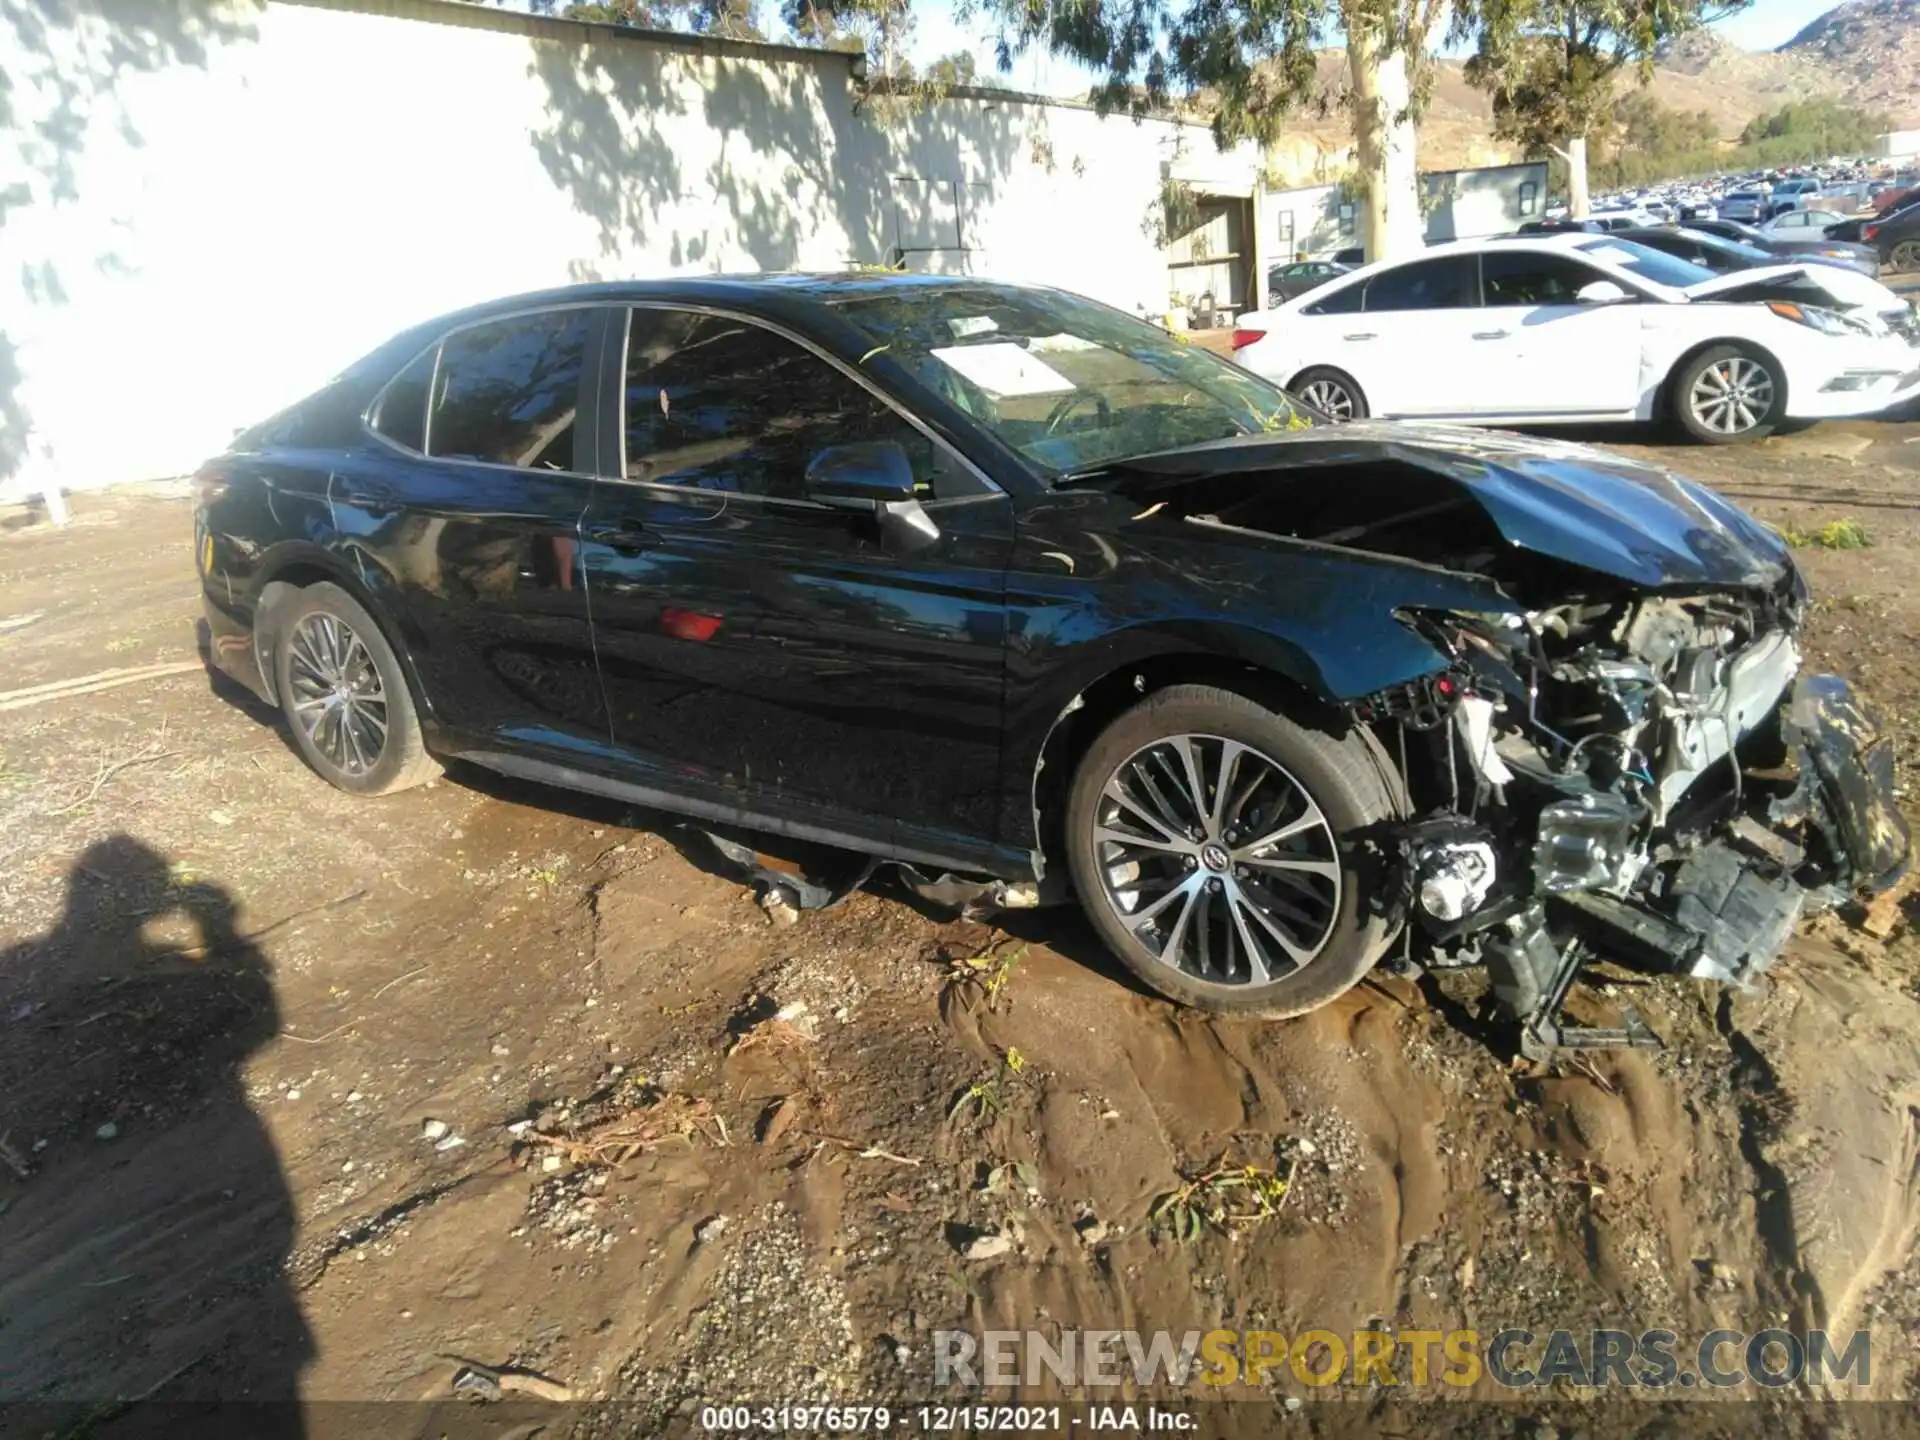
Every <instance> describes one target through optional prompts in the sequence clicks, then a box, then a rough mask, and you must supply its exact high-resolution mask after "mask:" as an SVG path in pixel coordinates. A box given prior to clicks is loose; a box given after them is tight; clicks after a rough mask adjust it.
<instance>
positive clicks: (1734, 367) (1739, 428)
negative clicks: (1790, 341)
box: [1672, 345, 1786, 445]
mask: <svg viewBox="0 0 1920 1440" xmlns="http://www.w3.org/2000/svg"><path fill="white" fill-rule="evenodd" d="M1785 391H1786V387H1785V385H1784V384H1782V382H1781V380H1780V377H1779V376H1778V375H1776V374H1775V373H1774V369H1773V366H1772V365H1771V364H1769V363H1768V362H1767V361H1765V360H1763V359H1761V358H1760V357H1759V356H1757V355H1755V354H1753V353H1752V352H1750V351H1747V350H1742V349H1739V348H1737V347H1735V346H1732V345H1716V346H1714V347H1713V348H1712V349H1709V350H1706V351H1703V352H1702V353H1701V354H1699V355H1697V356H1695V357H1694V358H1693V359H1692V360H1691V361H1689V362H1688V363H1687V364H1686V365H1683V366H1682V367H1681V368H1680V369H1679V370H1678V371H1676V372H1675V375H1674V384H1673V390H1672V401H1673V413H1674V416H1675V418H1676V419H1678V420H1679V422H1680V424H1681V427H1682V428H1683V429H1685V430H1686V432H1687V433H1688V434H1689V435H1691V436H1692V437H1693V438H1694V439H1695V440H1700V441H1703V442H1705V443H1706V444H1709V445H1731V444H1735V443H1738V442H1740V441H1743V440H1759V439H1761V438H1763V437H1764V436H1766V435H1768V434H1770V433H1772V431H1773V428H1774V426H1775V425H1776V424H1777V423H1778V422H1779V418H1780V408H1781V404H1782V402H1783V401H1784V399H1785Z"/></svg>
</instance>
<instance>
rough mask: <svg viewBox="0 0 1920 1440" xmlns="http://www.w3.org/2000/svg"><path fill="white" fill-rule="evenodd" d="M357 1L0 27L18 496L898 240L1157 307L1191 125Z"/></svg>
mask: <svg viewBox="0 0 1920 1440" xmlns="http://www.w3.org/2000/svg"><path fill="white" fill-rule="evenodd" d="M364 3H365V5H366V6H368V7H370V8H368V9H354V8H347V7H346V5H345V4H344V3H342V0H308V3H301V0H270V3H257V0H255V3H248V0H62V3H61V4H59V5H54V6H50V7H48V6H42V7H35V6H33V5H30V4H29V5H27V6H25V8H24V9H23V10H20V12H19V13H20V15H21V16H23V17H24V18H23V19H21V20H20V21H19V22H18V23H14V22H13V21H12V20H10V21H9V24H7V25H0V43H4V44H5V45H7V46H8V47H9V50H10V51H11V52H12V53H5V54H0V67H3V68H4V69H5V71H6V74H7V79H8V80H9V81H10V82H11V84H12V89H11V93H9V94H8V95H7V96H6V103H5V104H4V105H0V221H4V225H3V226H0V495H17V494H19V493H22V492H30V491H34V490H38V489H41V488H44V487H45V486H46V485H47V484H49V483H57V484H60V485H62V486H65V487H68V488H78V487H83V486H87V485H93V484H101V483H110V482H114V481H121V480H130V479H140V478H148V477H155V476H165V475H177V474H184V473H187V472H189V471H191V470H192V469H193V468H194V467H195V466H196V465H197V464H198V463H199V461H200V460H202V459H204V458H205V457H206V456H208V455H209V454H212V453H214V452H215V451H217V450H219V449H220V448H221V447H222V446H223V445H224V444H225V443H226V441H227V439H228V438H229V436H230V435H231V434H232V432H233V431H234V430H235V429H236V428H238V427H240V426H243V425H246V424H249V423H251V422H252V421H254V420H257V419H259V418H261V417H262V416H264V415H266V414H268V413H270V412H271V411H273V410H275V409H277V408H278V407H280V406H281V405H283V404H286V403H288V402H289V401H291V400H293V399H296V398H298V397H299V396H301V395H303V394H305V393H307V392H308V391H310V390H312V389H313V388H314V387H315V386H317V385H318V384H320V383H321V382H323V381H324V380H325V379H326V378H327V377H328V376H329V375H331V374H332V373H334V372H335V371H336V370H337V369H339V368H340V367H341V366H342V365H344V364H345V363H347V362H348V361H350V360H352V359H353V358H355V357H356V356H358V355H360V354H362V353H364V352H365V351H367V350H368V349H370V348H372V347H373V346H374V345H375V344H376V343H377V342H379V341H380V340H382V339H384V338H385V337H386V336H388V335H390V334H392V333H393V332H395V331H397V330H399V329H400V328H402V327H403V326H406V325H408V324H411V323H413V322H415V321H417V320H420V319H423V318H427V317H430V316H432V315H434V314H436V313H439V312H442V311H445V310H448V309H452V308H455V307H458V306H461V305H465V304H469V303H472V302H475V301H479V300H483V299H488V298H492V297H495V296H499V295H504V294H510V293H513V292H515V291H518V290H524V289H531V288H536V287H541V286H548V285H556V284H565V283H567V282H569V281H571V280H577V279H588V278H604V279H613V278H622V277H628V276H643V275H660V274H671V273H686V272H713V271H740V270H758V269H785V268H825V269H842V268H845V267H846V266H847V265H849V264H850V263H863V264H887V263H892V262H893V261H894V260H895V259H896V258H897V255H898V249H905V250H907V251H908V252H910V253H908V254H907V256H906V263H907V264H908V265H909V266H910V268H916V269H930V268H931V269H945V270H970V271H973V272H975V273H989V274H993V275H997V276H1002V277H1005V278H1009V279H1016V280H1028V281H1035V282H1042V283H1052V284H1058V285H1062V286H1066V287H1068V288H1071V289H1074V290H1078V291H1080V292H1082V293H1085V294H1089V295H1093V296H1095V297H1096V298H1099V299H1103V300H1106V301H1108V302H1110V303H1113V304H1116V305H1119V306H1121V307H1123V308H1126V309H1129V310H1144V311H1147V312H1150V313H1156V314H1157V313H1159V311H1160V310H1161V309H1162V308H1164V304H1165V291H1166V270H1165V265H1164V260H1163V257H1162V255H1161V252H1160V250H1159V248H1158V245H1157V243H1156V241H1155V239H1154V238H1153V236H1152V234H1151V226H1150V224H1149V223H1148V221H1149V216H1150V213H1151V210H1152V207H1154V206H1155V205H1157V204H1158V202H1159V197H1160V176H1161V170H1160V164H1161V159H1162V155H1163V153H1164V152H1165V150H1166V148H1167V144H1168V142H1169V137H1170V136H1172V135H1173V134H1174V132H1175V131H1176V129H1177V127H1174V126H1170V125H1165V124H1162V123H1160V122H1148V123H1147V124H1146V125H1144V126H1137V125H1135V124H1134V123H1133V122H1131V121H1128V120H1124V119H1111V120H1105V121H1103V120H1101V119H1100V118H1099V117H1097V116H1095V115H1093V114H1092V113H1091V112H1087V111H1082V110H1076V109H1068V108H1061V107H1056V106H1047V105H1043V104H1039V103H1035V102H1028V101H1022V100H1019V99H1017V98H1012V97H1009V98H1004V99H994V100H980V99H973V98H959V97H956V98H952V99H949V100H946V101H942V102H940V103H937V104H934V105H931V106H927V107H924V108H921V109H919V110H917V111H911V112H907V113H894V112H897V111H898V110H899V108H900V107H898V106H897V105H893V104H891V103H890V102H884V101H875V100H873V99H869V100H867V101H866V102H865V104H864V106H861V107H858V108H857V107H856V101H857V100H858V93H857V91H856V89H855V86H854V83H853V79H852V70H851V62H850V61H849V59H848V57H845V56H834V55H820V56H794V55H792V54H790V53H789V52H785V51H777V50H776V51H774V52H771V54H770V55H769V56H767V57H766V58H761V59H756V58H748V57H747V56H746V55H744V54H743V53H742V51H741V49H740V47H730V46H725V45H714V44H701V43H699V42H688V43H687V44H685V45H682V46H664V45H661V44H658V43H653V42H648V41H645V40H641V39H639V38H637V37H634V36H622V35H619V34H618V33H616V32H610V31H608V30H606V29H604V28H601V27H586V26H578V25H572V24H568V23H564V22H553V21H542V20H535V19H531V18H529V17H525V16H520V15H515V14H511V13H506V12H500V11H496V10H489V9H484V8H480V7H465V6H457V5H450V4H443V3H438V0H364ZM372 8H379V9H381V10H383V11H386V12H389V13H372ZM16 47H17V48H16ZM1209 143H1210V142H1209ZM950 242H951V243H950Z"/></svg>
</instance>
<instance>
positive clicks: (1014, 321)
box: [828, 281, 1312, 476]
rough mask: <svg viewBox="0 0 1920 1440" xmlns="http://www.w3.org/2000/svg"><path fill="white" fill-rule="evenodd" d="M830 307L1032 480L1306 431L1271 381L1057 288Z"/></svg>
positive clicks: (891, 289) (897, 297) (868, 296)
mask: <svg viewBox="0 0 1920 1440" xmlns="http://www.w3.org/2000/svg"><path fill="white" fill-rule="evenodd" d="M828 303H829V304H830V305H832V306H833V307H834V308H835V309H837V310H838V311H839V312H840V313H841V315H843V316H844V317H845V318H846V319H848V320H850V321H852V322H853V324H855V325H857V326H858V327H859V328H860V329H861V330H863V331H864V332H865V333H866V334H867V335H868V336H869V337H870V338H871V339H872V341H873V343H874V344H875V345H876V346H879V347H883V348H884V349H885V350H886V352H887V354H888V355H889V356H890V357H891V358H892V359H894V360H896V361H898V362H899V363H900V364H902V365H904V366H906V368H907V369H909V370H911V371H912V372H913V373H914V375H915V376H916V377H917V378H918V379H919V380H920V381H921V382H922V383H923V384H925V385H926V386H927V387H928V388H929V389H931V390H933V391H935V392H936V393H938V394H939V395H941V396H942V397H943V398H945V399H946V400H948V401H950V402H951V403H952V404H953V405H954V406H955V407H956V408H958V409H960V410H963V411H965V412H966V413H967V414H968V415H969V416H971V417H972V418H973V419H974V420H975V421H977V422H978V423H979V424H980V425H982V426H983V427H985V428H986V429H988V430H991V431H992V432H993V433H994V435H995V436H997V437H998V438H999V439H1000V440H1002V441H1003V442H1005V443H1006V444H1007V445H1010V446H1012V447H1013V448H1014V449H1015V450H1017V451H1019V452H1020V453H1021V454H1022V455H1023V456H1025V457H1026V458H1027V459H1028V460H1029V461H1031V462H1032V464H1033V465H1034V467H1035V468H1036V469H1037V470H1039V471H1040V472H1041V473H1042V474H1043V475H1048V476H1057V475H1065V474H1070V473H1072V472H1074V471H1078V470H1089V469H1094V468H1096V467H1098V466H1101V465H1105V464H1109V463H1111V462H1112V461H1115V460H1121V459H1125V458H1127V457H1128V456H1133V455H1146V454H1151V453H1153V452H1154V451H1159V450H1172V449H1177V448H1179V447H1180V446H1183V445H1198V444H1203V443H1205V442H1207V441H1209V440H1225V439H1228V438H1230V437H1231V436H1235V435H1253V434H1258V433H1260V432H1262V431H1282V430H1298V429H1303V428H1305V427H1306V426H1307V425H1309V424H1311V423H1312V420H1311V417H1310V415H1309V414H1308V412H1307V411H1305V410H1304V409H1303V408H1302V407H1301V406H1299V405H1297V404H1296V403H1294V401H1293V400H1292V398H1291V397H1290V396H1289V395H1288V394H1287V392H1286V391H1284V390H1282V389H1281V388H1280V387H1279V386H1277V385H1275V384H1273V383H1271V382H1270V381H1266V380H1262V379H1261V378H1260V377H1259V376H1257V375H1254V374H1251V373H1250V372H1248V371H1245V370H1242V369H1241V368H1240V367H1239V366H1237V365H1233V364H1230V363H1228V362H1227V361H1225V360H1223V359H1221V358H1220V357H1219V356H1217V355H1214V354H1212V353H1210V352H1209V351H1206V350H1203V349H1201V348H1199V347H1198V346H1195V345H1189V344H1186V343H1184V342H1183V341H1182V340H1180V339H1179V338H1177V337H1175V336H1173V335H1170V334H1168V333H1167V332H1166V331H1164V330H1162V329H1160V328H1158V327H1157V326H1153V325H1149V324H1146V323H1145V322H1144V321H1140V320H1135V319H1133V318H1132V317H1131V316H1128V315H1123V314H1122V313H1121V312H1119V311H1118V310H1111V309H1108V308H1107V307H1106V306H1105V305H1100V304H1096V303H1095V302H1093V301H1091V300H1084V299H1081V298H1080V297H1079V296H1076V295H1068V294H1065V293H1063V292H1061V291H1057V290H1038V289H1027V288H1024V287H1021V286H1013V285H995V284H990V283H987V282H983V281H955V282H953V283H952V284H935V283H929V284H912V285H876V286H874V287H873V288H871V289H866V288H861V289H857V290H853V291H851V292H842V293H841V294H839V295H835V296H832V297H830V298H829V299H828Z"/></svg>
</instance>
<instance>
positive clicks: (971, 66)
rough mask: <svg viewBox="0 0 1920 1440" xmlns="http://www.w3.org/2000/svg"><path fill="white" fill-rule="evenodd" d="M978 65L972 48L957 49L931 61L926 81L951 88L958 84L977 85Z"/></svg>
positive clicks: (944, 87)
mask: <svg viewBox="0 0 1920 1440" xmlns="http://www.w3.org/2000/svg"><path fill="white" fill-rule="evenodd" d="M977 68H978V67H977V65H976V62H975V61H974V58H973V52H972V51H970V50H956V51H954V52H953V53H952V54H951V55H942V56H941V57H940V58H939V59H938V60H935V61H933V62H931V63H930V64H929V65H928V66H927V69H926V76H925V78H926V81H927V83H928V84H929V85H937V86H940V87H941V88H943V89H947V90H951V89H952V88H953V87H954V86H956V85H975V84H978V83H979V80H978V77H977V74H976V71H977Z"/></svg>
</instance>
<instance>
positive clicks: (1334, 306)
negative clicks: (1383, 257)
mask: <svg viewBox="0 0 1920 1440" xmlns="http://www.w3.org/2000/svg"><path fill="white" fill-rule="evenodd" d="M1366 297H1367V287H1366V284H1365V282H1362V283H1360V284H1358V285H1343V286H1342V287H1341V288H1340V289H1338V290H1335V291H1334V292H1333V293H1332V294H1330V295H1327V296H1325V297H1323V298H1322V299H1319V300H1316V301H1314V303H1313V304H1311V305H1309V306H1307V309H1306V313H1307V314H1309V315H1358V314H1359V313H1360V308H1361V306H1362V305H1363V304H1364V303H1365V302H1366Z"/></svg>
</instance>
